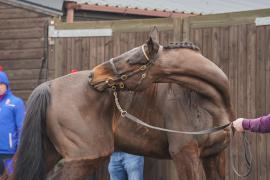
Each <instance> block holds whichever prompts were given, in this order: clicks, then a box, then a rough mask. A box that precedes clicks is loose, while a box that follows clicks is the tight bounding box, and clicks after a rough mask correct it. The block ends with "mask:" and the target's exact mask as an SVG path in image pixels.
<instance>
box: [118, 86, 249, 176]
mask: <svg viewBox="0 0 270 180" xmlns="http://www.w3.org/2000/svg"><path fill="white" fill-rule="evenodd" d="M113 95H114V101H115V104H116V107H117V109H118V110H119V112H120V115H121V116H122V117H123V118H127V119H129V120H131V121H133V122H136V123H138V124H140V125H142V126H145V127H148V128H150V129H155V130H159V131H164V132H170V133H180V134H189V135H203V134H209V133H213V132H217V131H220V130H223V129H225V128H227V127H229V126H230V127H231V128H230V131H231V132H230V142H231V140H232V139H233V136H234V129H233V126H232V122H229V123H227V124H224V125H221V126H217V127H213V128H208V129H204V130H201V131H178V130H172V129H167V128H161V127H157V126H152V125H150V124H148V123H145V122H144V121H142V120H140V119H139V118H137V117H136V116H133V115H132V114H129V113H128V112H127V111H126V110H124V109H123V108H122V107H121V105H120V103H119V99H118V95H117V91H115V90H114V91H113ZM242 138H243V144H244V151H245V153H244V155H245V160H246V167H247V172H246V173H243V174H240V173H239V172H238V171H237V170H236V168H235V165H234V161H233V160H234V159H235V155H233V152H232V143H230V146H229V148H230V159H231V166H232V169H233V171H234V173H235V174H236V175H237V176H239V177H247V176H248V175H249V174H250V172H251V170H252V154H251V150H250V143H249V141H248V138H247V135H246V133H245V132H244V133H243V136H242Z"/></svg>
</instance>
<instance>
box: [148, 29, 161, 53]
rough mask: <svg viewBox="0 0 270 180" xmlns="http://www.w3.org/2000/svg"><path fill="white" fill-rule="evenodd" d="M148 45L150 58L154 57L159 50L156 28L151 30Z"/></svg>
mask: <svg viewBox="0 0 270 180" xmlns="http://www.w3.org/2000/svg"><path fill="white" fill-rule="evenodd" d="M146 44H147V48H148V53H149V55H150V57H154V56H155V54H156V53H157V52H158V50H159V40H158V30H157V27H156V26H155V27H154V28H153V29H152V30H151V32H150V36H149V39H148V40H147V43H146Z"/></svg>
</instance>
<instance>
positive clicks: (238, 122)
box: [233, 118, 244, 132]
mask: <svg viewBox="0 0 270 180" xmlns="http://www.w3.org/2000/svg"><path fill="white" fill-rule="evenodd" d="M243 120H244V118H238V119H236V120H235V121H233V127H234V128H235V130H236V131H238V132H243V131H244V128H243V125H242V122H243Z"/></svg>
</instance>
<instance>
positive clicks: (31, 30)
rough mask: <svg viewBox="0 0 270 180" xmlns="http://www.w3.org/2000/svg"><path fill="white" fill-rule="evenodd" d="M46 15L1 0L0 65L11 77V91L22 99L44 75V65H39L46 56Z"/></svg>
mask: <svg viewBox="0 0 270 180" xmlns="http://www.w3.org/2000/svg"><path fill="white" fill-rule="evenodd" d="M49 19H50V17H48V16H47V15H43V14H39V13H36V12H34V11H29V10H26V9H23V8H18V7H15V6H11V5H7V4H4V3H0V65H1V66H3V67H4V71H5V72H7V74H8V76H9V78H10V81H11V88H12V90H13V92H14V94H16V95H18V96H19V97H22V98H23V99H27V97H28V96H29V94H30V93H31V91H32V90H33V89H34V88H35V87H36V86H37V85H38V84H39V81H40V82H42V81H44V79H46V77H45V74H46V69H45V66H44V65H43V68H44V70H43V71H42V72H41V71H40V69H41V67H42V61H43V59H46V53H47V52H46V46H47V45H46V44H47V38H46V36H47V26H48V25H47V24H48V23H47V22H48V21H49ZM44 62H45V61H44ZM40 74H41V75H40Z"/></svg>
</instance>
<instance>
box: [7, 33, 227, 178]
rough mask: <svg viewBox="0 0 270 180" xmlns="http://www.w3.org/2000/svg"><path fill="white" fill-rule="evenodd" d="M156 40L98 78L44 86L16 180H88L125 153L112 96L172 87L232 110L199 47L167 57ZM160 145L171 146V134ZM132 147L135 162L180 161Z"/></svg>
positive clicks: (100, 69)
mask: <svg viewBox="0 0 270 180" xmlns="http://www.w3.org/2000/svg"><path fill="white" fill-rule="evenodd" d="M156 37H157V35H156V33H152V35H151V36H150V38H149V40H148V41H147V43H146V44H145V45H143V46H140V47H136V48H134V49H132V50H130V51H128V52H126V53H124V54H122V55H120V56H118V57H116V58H113V59H111V60H110V61H106V62H104V63H102V64H101V65H98V66H96V67H95V68H94V69H93V70H92V71H82V72H78V73H76V74H69V75H66V76H63V77H60V78H57V79H55V80H52V81H49V82H46V83H43V84H41V85H40V86H38V87H37V88H36V89H35V90H34V91H33V92H32V94H31V95H30V97H29V100H28V102H27V113H26V119H25V123H24V127H23V132H22V135H21V141H20V146H19V149H18V152H17V153H16V155H15V170H14V173H13V174H12V175H11V177H10V178H11V179H15V180H19V179H20V180H39V179H45V178H46V179H83V178H84V177H85V176H87V175H88V174H89V173H91V171H92V170H93V169H94V168H95V167H96V166H97V165H98V163H99V162H101V161H102V160H104V159H106V158H107V157H109V156H110V154H111V153H112V152H113V151H114V150H115V149H125V148H124V147H126V146H125V145H126V144H127V143H122V145H121V143H120V144H119V146H115V144H116V142H118V141H117V137H120V136H117V131H116V130H117V128H116V126H115V123H114V118H113V117H115V116H114V114H115V113H116V112H115V111H117V110H116V108H115V105H114V103H113V91H118V90H120V91H123V92H124V91H130V90H131V91H141V90H144V89H145V88H147V87H149V86H150V85H151V84H152V83H168V82H173V83H180V84H182V85H184V86H185V87H188V88H191V89H193V90H196V91H197V92H199V93H201V94H202V95H203V96H204V97H207V98H208V99H210V102H211V103H208V104H209V106H210V107H213V108H209V109H211V111H212V112H215V109H218V108H219V107H221V106H223V107H229V104H230V100H229V93H228V79H227V77H226V75H225V74H224V73H223V72H222V71H221V70H220V69H219V68H218V67H217V66H216V65H215V64H214V63H212V62H211V61H210V60H208V59H207V58H205V57H203V56H202V55H201V54H200V53H199V52H198V51H195V50H196V48H194V47H193V46H189V47H188V48H189V49H188V48H175V49H166V48H164V47H163V46H161V45H159V43H158V42H157V41H156V39H157V38H156ZM194 49H195V50H194ZM88 76H89V78H88ZM89 82H90V85H91V86H89ZM107 89H108V90H107ZM225 110H227V109H225ZM211 111H210V110H209V112H211ZM229 114H230V113H229V112H227V111H225V112H223V115H224V116H223V117H222V121H228V120H229V119H230V117H229ZM214 115H217V114H214ZM159 125H160V124H159ZM155 133H158V132H155ZM158 137H160V138H165V136H164V134H163V135H161V136H158ZM168 139H174V138H168ZM152 140H153V142H156V143H152V144H153V145H158V141H159V140H158V139H155V140H154V139H152ZM160 141H161V142H166V140H165V141H163V139H160ZM129 142H134V144H130V146H129V148H126V149H127V151H130V152H134V153H136V154H142V155H148V154H149V155H151V156H152V157H167V158H169V157H173V156H174V154H172V155H170V153H168V152H169V150H168V148H169V149H175V148H172V147H173V146H166V148H167V150H166V149H161V151H160V152H161V153H160V154H159V153H156V152H154V151H153V147H150V146H149V148H148V149H145V152H144V150H142V149H140V150H139V149H137V150H138V151H137V150H136V148H135V147H136V146H137V145H136V144H138V143H139V142H138V141H136V139H129ZM167 142H169V141H167ZM171 142H173V141H171ZM123 144H124V145H123ZM160 145H162V143H161V144H160ZM167 145H168V144H167ZM178 146H179V145H178V144H177V143H176V147H178ZM132 147H134V150H132ZM155 148H164V146H163V145H162V146H156V147H155ZM135 151H136V152H135ZM162 152H166V154H162Z"/></svg>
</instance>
